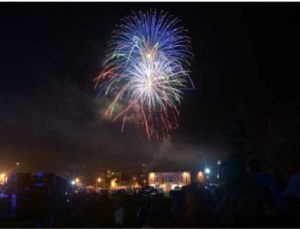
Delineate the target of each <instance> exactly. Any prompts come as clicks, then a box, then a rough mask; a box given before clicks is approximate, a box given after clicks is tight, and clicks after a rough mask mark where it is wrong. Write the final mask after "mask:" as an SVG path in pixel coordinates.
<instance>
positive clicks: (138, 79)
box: [95, 10, 194, 140]
mask: <svg viewBox="0 0 300 229" xmlns="http://www.w3.org/2000/svg"><path fill="white" fill-rule="evenodd" d="M122 22H123V24H121V25H119V26H117V28H116V30H115V31H114V35H113V39H112V41H111V42H110V44H109V47H108V53H107V55H106V59H105V61H104V63H103V70H102V71H101V73H100V74H99V76H97V77H96V78H95V84H96V87H98V88H99V94H102V95H104V96H106V97H108V98H109V99H110V100H111V101H112V102H111V103H110V105H109V106H108V107H107V109H106V111H105V113H104V117H106V118H111V119H112V120H113V121H116V120H122V128H121V130H122V131H123V129H124V126H125V122H131V123H133V124H135V126H136V128H138V129H142V130H143V131H144V133H145V134H146V136H147V138H148V139H149V140H151V139H153V138H155V139H167V138H169V137H170V132H171V131H172V130H174V129H176V128H178V122H177V118H178V115H179V111H178V106H179V105H180V103H181V100H182V96H183V92H184V90H187V89H194V85H193V82H192V81H191V79H190V76H189V75H190V71H189V66H190V61H191V59H192V53H191V51H190V47H191V45H190V38H189V37H188V36H187V31H186V30H185V29H184V28H183V27H182V26H180V25H179V19H177V18H175V17H173V16H172V15H170V14H168V13H164V12H163V11H161V12H159V13H158V12H157V11H156V10H150V11H148V12H144V13H143V12H139V13H133V14H132V15H131V16H129V17H127V18H125V19H123V21H122Z"/></svg>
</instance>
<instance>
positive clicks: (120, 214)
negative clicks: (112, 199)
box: [115, 203, 124, 227]
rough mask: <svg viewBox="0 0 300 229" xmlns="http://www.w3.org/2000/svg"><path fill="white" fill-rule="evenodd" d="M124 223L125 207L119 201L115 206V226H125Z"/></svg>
mask: <svg viewBox="0 0 300 229" xmlns="http://www.w3.org/2000/svg"><path fill="white" fill-rule="evenodd" d="M123 225H124V208H123V207H122V206H121V204H119V203H117V204H116V208H115V226H116V227H123Z"/></svg>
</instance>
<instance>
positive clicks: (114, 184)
mask: <svg viewBox="0 0 300 229" xmlns="http://www.w3.org/2000/svg"><path fill="white" fill-rule="evenodd" d="M117 187H118V184H117V179H112V180H111V182H110V188H111V189H116V188H117Z"/></svg>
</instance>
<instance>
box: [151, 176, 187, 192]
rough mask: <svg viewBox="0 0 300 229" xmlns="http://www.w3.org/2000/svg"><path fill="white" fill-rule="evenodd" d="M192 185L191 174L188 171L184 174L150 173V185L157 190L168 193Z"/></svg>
mask: <svg viewBox="0 0 300 229" xmlns="http://www.w3.org/2000/svg"><path fill="white" fill-rule="evenodd" d="M190 183H191V174H190V172H187V171H182V172H150V173H149V175H148V184H149V186H153V187H155V188H160V189H163V190H164V191H165V192H168V191H170V190H172V189H174V188H175V187H182V186H184V185H188V184H190Z"/></svg>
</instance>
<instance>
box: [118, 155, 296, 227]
mask: <svg viewBox="0 0 300 229" xmlns="http://www.w3.org/2000/svg"><path fill="white" fill-rule="evenodd" d="M220 174H221V177H220V183H219V186H217V187H215V186H211V185H209V182H208V183H206V184H196V183H194V184H193V183H192V184H191V185H189V186H185V187H183V188H182V190H181V191H178V190H176V191H171V192H170V196H169V198H166V197H164V196H162V195H158V196H156V197H152V198H145V199H144V200H143V201H142V202H141V204H140V206H139V207H138V210H137V213H136V220H137V221H136V224H135V226H137V227H297V226H299V223H298V221H299V219H298V214H299V212H300V160H299V159H295V160H292V161H290V163H289V165H288V167H287V170H286V173H284V172H281V173H278V172H276V170H275V169H274V168H272V167H270V166H268V165H267V163H264V162H263V161H260V160H258V159H252V160H248V161H247V162H244V161H243V160H240V159H239V158H234V157H233V158H229V160H228V161H227V162H225V163H223V165H222V167H221V173H220ZM117 206H118V207H117V208H116V209H117V210H116V211H118V212H120V211H119V210H118V209H120V208H121V205H120V204H118V205H117ZM124 216H125V217H126V209H125V208H124V209H123V208H122V217H121V218H122V219H123V218H124ZM116 217H117V218H118V215H116ZM116 222H117V223H116V224H115V226H118V227H120V226H128V225H126V224H125V223H120V221H118V220H117V221H116ZM130 226H133V225H130Z"/></svg>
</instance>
